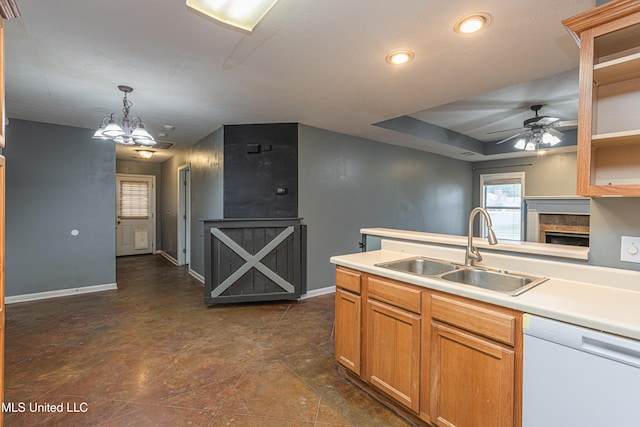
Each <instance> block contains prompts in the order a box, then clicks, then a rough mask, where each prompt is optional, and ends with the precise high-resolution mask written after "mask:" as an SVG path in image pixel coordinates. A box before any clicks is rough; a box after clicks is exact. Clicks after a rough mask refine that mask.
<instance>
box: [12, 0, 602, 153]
mask: <svg viewBox="0 0 640 427" xmlns="http://www.w3.org/2000/svg"><path fill="white" fill-rule="evenodd" d="M18 4H19V6H20V9H21V12H22V18H19V19H15V20H11V21H8V22H7V23H6V29H5V39H6V44H5V46H6V47H5V61H6V109H7V115H8V116H9V117H10V118H19V119H25V120H34V121H41V122H47V123H56V124H62V125H69V126H77V127H83V128H95V127H96V126H97V125H98V124H99V122H100V119H101V118H102V117H103V116H104V115H107V114H109V113H111V112H120V110H121V108H122V105H121V103H122V96H121V95H122V94H121V93H120V92H119V91H118V89H117V85H120V84H126V85H129V86H132V87H133V88H134V92H133V93H132V94H131V95H130V100H131V101H132V102H133V104H134V105H133V108H132V114H134V115H140V116H141V117H142V118H143V120H144V122H145V124H146V125H147V128H148V129H149V130H150V131H151V132H152V133H153V134H154V136H155V135H157V134H158V133H159V132H162V126H163V125H165V124H171V125H173V126H175V130H173V131H171V132H169V135H168V137H166V138H158V139H160V140H166V141H170V142H174V143H176V144H177V148H179V147H184V146H188V145H191V144H194V143H196V142H197V141H199V140H200V139H202V138H203V137H205V136H206V135H208V134H210V133H211V132H213V131H214V130H216V129H217V128H219V127H220V126H222V125H224V124H245V123H272V122H273V123H276V122H299V123H303V124H306V125H310V126H316V127H319V128H323V129H328V130H331V131H336V132H341V133H345V134H349V135H354V136H360V137H364V138H369V139H373V140H378V141H382V142H386V143H390V144H397V145H403V146H409V147H413V148H418V149H423V150H427V151H432V152H436V153H440V154H444V155H448V156H451V157H457V158H463V157H461V154H460V150H459V149H458V147H455V146H451V145H448V144H446V143H444V142H443V141H436V140H431V139H429V138H424V137H419V136H416V135H411V134H409V133H406V132H404V131H402V130H401V129H400V130H398V129H396V130H390V129H386V128H382V127H380V126H375V125H374V124H375V123H379V122H383V121H386V120H391V119H394V118H398V117H402V116H408V117H412V118H414V119H418V120H421V121H422V120H426V121H431V123H433V124H436V125H437V126H444V127H447V126H449V127H451V128H452V129H454V130H456V131H458V132H462V133H468V134H469V135H470V136H472V137H474V138H479V139H480V140H483V138H482V135H481V133H483V132H485V131H487V130H489V129H496V128H495V127H493V128H492V127H484V125H483V123H493V122H495V123H496V126H499V128H505V127H506V128H512V127H517V126H519V124H520V123H521V122H522V120H523V118H522V117H523V116H522V115H521V114H520V113H526V112H527V111H526V108H528V104H529V103H530V102H531V101H533V100H535V101H536V102H541V103H544V104H549V109H548V111H546V110H543V112H544V113H549V114H550V115H557V116H562V118H565V117H564V116H565V115H569V116H575V111H573V110H570V111H569V110H567V111H564V110H563V111H561V110H555V111H554V110H553V109H554V108H561V106H560V105H559V103H558V104H556V103H555V102H547V100H549V99H550V97H551V95H554V94H555V95H557V96H558V97H559V98H561V99H565V98H567V99H566V101H567V102H569V100H568V98H569V97H571V96H572V94H571V93H569V92H571V90H569V91H568V92H566V93H565V92H562V93H561V94H557V93H556V92H557V91H556V90H555V89H554V90H553V91H552V92H551V93H550V94H549V93H546V92H544V93H530V92H527V93H521V92H516V91H512V92H509V91H507V92H498V94H500V95H496V96H495V97H493V95H490V97H491V98H492V101H491V102H492V104H491V105H487V103H485V102H484V101H482V99H483V98H482V97H480V98H477V97H478V95H481V94H485V93H489V92H493V91H496V90H498V89H502V88H507V87H510V86H512V85H516V84H518V83H522V82H528V81H531V80H537V79H541V78H550V77H549V76H553V75H556V74H558V73H564V72H568V71H570V70H575V69H576V68H577V66H578V48H577V46H576V45H575V43H574V42H573V40H572V39H571V37H570V36H569V35H568V33H567V32H566V30H565V29H564V28H563V27H562V25H561V23H560V21H561V20H562V19H564V18H567V17H569V16H572V15H575V14H577V13H579V12H582V11H584V10H587V9H590V8H592V7H593V6H594V5H595V2H594V1H593V0H563V1H562V2H558V1H553V0H539V1H535V2H533V1H513V0H499V1H498V0H493V1H490V0H480V1H474V2H470V1H460V0H454V1H446V2H444V1H437V0H403V1H402V2H390V1H382V0H374V1H355V0H354V1H344V0H323V1H312V0H279V2H278V3H277V4H276V5H275V6H274V8H273V9H272V10H271V11H270V12H269V13H268V14H267V16H266V17H265V19H264V20H263V21H262V22H261V23H260V24H259V25H258V27H257V28H256V29H255V31H254V32H253V34H251V35H245V34H242V33H240V32H237V31H234V30H231V29H228V28H225V27H222V26H219V25H216V24H214V23H212V22H210V21H208V20H206V19H203V18H202V17H200V16H197V15H195V14H193V13H191V12H189V11H188V10H187V8H186V6H185V4H184V2H183V1H179V0H178V1H176V0H135V1H123V0H112V1H109V2H93V1H86V0H56V1H55V2H54V1H37V0H19V2H18ZM473 12H486V13H489V14H490V15H491V16H492V23H491V25H490V26H489V27H488V28H487V29H486V30H485V31H483V32H481V33H479V34H475V35H460V34H457V33H455V32H454V31H453V26H454V24H455V22H456V20H457V19H459V18H460V17H462V16H465V15H468V14H470V13H473ZM399 48H404V49H411V50H412V51H414V52H415V55H416V56H415V59H414V61H413V62H411V63H410V64H407V65H405V66H391V65H389V64H387V63H386V62H385V61H384V57H385V55H386V54H387V53H389V52H390V51H392V50H394V49H399ZM569 74H571V73H569ZM561 76H564V74H561ZM562 78H563V77H561V78H560V79H562ZM556 80H557V79H556ZM565 80H568V78H567V79H565ZM564 83H565V84H572V85H574V86H575V85H576V84H577V83H575V81H574V82H573V83H567V82H564ZM534 89H535V88H534ZM563 90H564V89H563ZM572 90H575V91H576V92H577V86H576V87H575V88H574V89H572ZM555 95H554V96H555ZM469 99H470V100H469ZM463 100H468V101H463ZM461 101H462V102H461ZM552 101H553V100H552ZM455 102H458V104H455ZM563 102H564V101H563ZM573 102H574V103H575V100H574V101H573ZM451 103H454V104H451ZM456 105H458V107H459V108H458V109H454V110H453V111H451V106H456ZM571 108H573V107H571ZM518 109H520V110H524V111H517V110H518ZM524 116H527V114H524ZM524 118H526V117H524ZM566 118H575V117H566ZM496 130H497V129H496ZM174 150H175V149H174ZM170 153H172V151H171V150H168V151H167V154H165V155H164V156H159V157H158V158H157V160H162V159H164V158H166V156H167V155H170ZM119 157H125V158H127V157H129V158H130V157H131V154H130V153H128V152H125V151H123V152H120V153H119ZM481 157H482V156H481ZM489 157H490V156H489Z"/></svg>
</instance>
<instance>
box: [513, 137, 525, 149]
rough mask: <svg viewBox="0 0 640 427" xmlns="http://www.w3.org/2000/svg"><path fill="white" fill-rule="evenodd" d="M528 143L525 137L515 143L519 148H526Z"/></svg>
mask: <svg viewBox="0 0 640 427" xmlns="http://www.w3.org/2000/svg"><path fill="white" fill-rule="evenodd" d="M526 143H527V141H525V139H524V138H520V139H519V140H518V142H516V145H514V147H515V148H517V149H518V150H524V147H525V144H526Z"/></svg>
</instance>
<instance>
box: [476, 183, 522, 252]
mask: <svg viewBox="0 0 640 427" xmlns="http://www.w3.org/2000/svg"><path fill="white" fill-rule="evenodd" d="M480 194H481V198H482V200H481V203H482V207H483V208H485V209H486V210H487V211H488V212H489V215H491V220H492V222H493V231H494V232H495V233H496V237H497V238H498V240H499V239H505V240H521V239H522V196H523V195H524V172H514V173H497V174H491V175H480ZM482 234H483V236H485V235H486V227H482ZM485 237H486V236H485Z"/></svg>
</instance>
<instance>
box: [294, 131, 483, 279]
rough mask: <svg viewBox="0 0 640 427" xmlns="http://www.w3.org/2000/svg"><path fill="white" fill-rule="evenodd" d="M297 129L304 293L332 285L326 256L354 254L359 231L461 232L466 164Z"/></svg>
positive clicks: (467, 205)
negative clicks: (304, 243) (305, 251)
mask: <svg viewBox="0 0 640 427" xmlns="http://www.w3.org/2000/svg"><path fill="white" fill-rule="evenodd" d="M298 132H299V134H298V150H299V153H298V156H299V167H298V170H299V198H298V203H299V212H300V216H301V217H302V218H304V223H305V224H307V232H308V246H307V247H308V254H307V255H308V256H307V268H308V275H307V277H308V286H307V287H308V290H313V289H318V288H323V287H327V286H331V285H333V284H334V283H335V273H334V269H333V266H332V265H331V264H330V263H329V258H330V257H331V256H332V255H338V254H344V253H350V252H357V251H358V250H359V249H358V242H359V241H360V228H362V227H388V228H399V229H406V230H416V231H428V232H436V233H447V234H466V222H467V217H468V215H469V211H470V210H471V188H470V184H471V181H472V173H471V165H470V164H469V163H467V162H463V161H459V160H454V159H450V158H447V157H442V156H439V155H436V154H431V153H427V152H423V151H417V150H412V149H408V148H404V147H399V146H393V145H389V144H383V143H379V142H375V141H371V140H366V139H361V138H356V137H351V136H347V135H343V134H338V133H333V132H329V131H325V130H321V129H317V128H312V127H309V126H304V125H300V126H299V130H298Z"/></svg>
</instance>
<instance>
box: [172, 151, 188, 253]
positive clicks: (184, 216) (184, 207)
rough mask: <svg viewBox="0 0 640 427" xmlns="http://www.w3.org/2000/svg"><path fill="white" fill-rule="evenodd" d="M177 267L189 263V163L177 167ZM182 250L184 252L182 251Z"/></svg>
mask: <svg viewBox="0 0 640 427" xmlns="http://www.w3.org/2000/svg"><path fill="white" fill-rule="evenodd" d="M177 194H178V209H177V212H178V215H177V218H176V219H177V227H178V234H177V236H178V239H177V243H178V244H177V246H178V247H177V248H176V255H177V256H176V259H177V261H178V265H187V264H190V263H191V163H185V164H183V165H182V166H179V167H178V193H177ZM183 249H184V251H183Z"/></svg>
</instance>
